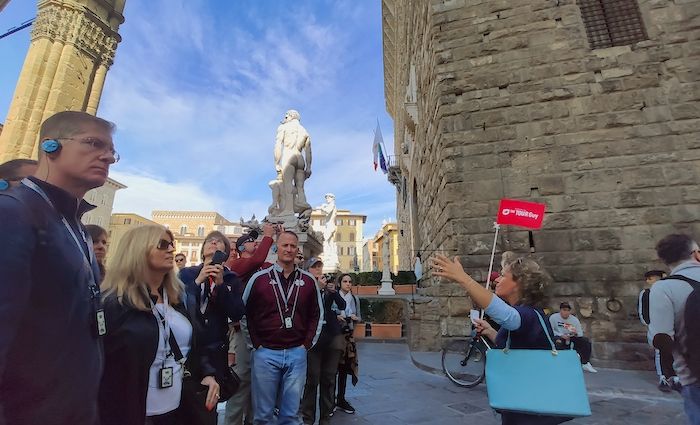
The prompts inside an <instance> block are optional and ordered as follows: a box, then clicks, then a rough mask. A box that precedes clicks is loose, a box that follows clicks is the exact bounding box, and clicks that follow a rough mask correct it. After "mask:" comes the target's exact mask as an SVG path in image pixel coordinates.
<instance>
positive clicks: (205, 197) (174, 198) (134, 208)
mask: <svg viewBox="0 0 700 425" xmlns="http://www.w3.org/2000/svg"><path fill="white" fill-rule="evenodd" d="M109 176H110V177H111V178H113V179H115V180H117V181H118V182H120V183H123V184H125V185H126V186H127V188H126V189H122V190H119V191H118V192H117V194H116V196H115V199H114V208H113V211H114V212H133V213H136V214H139V215H141V216H143V217H146V218H150V217H151V212H152V211H153V210H193V211H217V210H220V208H221V207H222V205H223V201H222V200H221V198H219V197H218V196H215V195H212V194H210V193H207V192H206V191H204V190H203V189H202V188H201V187H200V186H199V185H197V184H196V183H194V182H189V181H175V182H166V181H161V180H159V179H158V178H155V177H153V176H149V175H146V174H138V173H130V172H119V171H110V173H109Z"/></svg>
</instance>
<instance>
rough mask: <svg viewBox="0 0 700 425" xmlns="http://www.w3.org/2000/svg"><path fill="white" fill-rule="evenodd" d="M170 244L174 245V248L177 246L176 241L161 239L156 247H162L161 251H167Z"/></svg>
mask: <svg viewBox="0 0 700 425" xmlns="http://www.w3.org/2000/svg"><path fill="white" fill-rule="evenodd" d="M169 246H172V247H173V248H175V241H169V240H166V239H161V240H159V241H158V245H156V248H158V249H160V250H161V251H166V250H167V249H168V247H169Z"/></svg>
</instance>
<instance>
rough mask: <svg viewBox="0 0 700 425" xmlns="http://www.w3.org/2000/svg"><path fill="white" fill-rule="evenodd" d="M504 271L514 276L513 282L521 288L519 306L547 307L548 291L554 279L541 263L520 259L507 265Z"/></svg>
mask: <svg viewBox="0 0 700 425" xmlns="http://www.w3.org/2000/svg"><path fill="white" fill-rule="evenodd" d="M509 260H510V259H509ZM503 269H504V271H509V272H510V273H511V274H512V275H513V280H515V282H517V283H518V286H519V287H520V296H521V297H520V301H519V304H523V305H527V306H530V307H539V308H543V307H545V306H546V303H547V295H546V289H547V287H548V286H549V284H550V282H551V281H552V278H551V276H550V275H549V273H547V272H546V271H545V269H544V268H543V267H542V266H541V265H540V263H538V262H537V261H536V260H534V259H532V258H527V257H520V258H515V259H513V260H512V261H509V262H508V263H506V264H505V265H504V268H503Z"/></svg>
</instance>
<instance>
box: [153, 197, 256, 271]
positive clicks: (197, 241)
mask: <svg viewBox="0 0 700 425" xmlns="http://www.w3.org/2000/svg"><path fill="white" fill-rule="evenodd" d="M151 218H152V219H153V221H154V222H156V223H158V224H160V225H163V226H165V227H167V228H168V229H170V231H171V232H173V236H174V237H175V250H176V251H177V252H178V253H183V254H185V257H187V266H194V265H197V264H199V263H201V261H202V259H201V257H200V252H201V250H202V244H203V243H204V237H205V236H206V235H207V234H208V233H209V232H211V231H214V230H216V231H219V232H221V233H223V234H224V235H226V237H228V238H229V241H230V242H231V250H233V249H234V248H233V247H234V246H235V244H236V240H237V239H238V237H239V236H241V235H242V234H243V233H244V229H243V227H242V226H241V225H239V224H236V223H233V222H231V221H229V220H228V219H226V218H225V217H224V216H222V215H221V214H219V213H217V212H214V211H169V210H163V211H153V212H152V213H151Z"/></svg>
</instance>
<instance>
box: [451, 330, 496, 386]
mask: <svg viewBox="0 0 700 425" xmlns="http://www.w3.org/2000/svg"><path fill="white" fill-rule="evenodd" d="M442 371H443V372H444V373H445V375H446V376H447V377H448V378H449V379H450V381H452V382H454V383H455V385H458V386H460V387H464V388H473V387H475V386H477V385H479V384H480V383H481V381H483V380H484V375H485V374H486V353H485V351H484V348H483V347H482V346H481V344H480V343H479V342H478V341H474V343H472V340H471V339H466V340H459V341H451V342H449V343H448V344H447V345H446V346H445V348H443V349H442Z"/></svg>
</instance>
